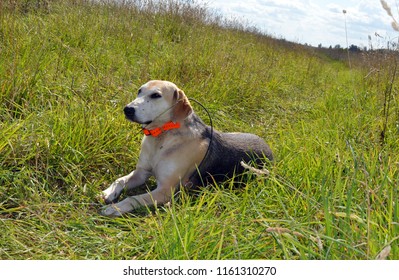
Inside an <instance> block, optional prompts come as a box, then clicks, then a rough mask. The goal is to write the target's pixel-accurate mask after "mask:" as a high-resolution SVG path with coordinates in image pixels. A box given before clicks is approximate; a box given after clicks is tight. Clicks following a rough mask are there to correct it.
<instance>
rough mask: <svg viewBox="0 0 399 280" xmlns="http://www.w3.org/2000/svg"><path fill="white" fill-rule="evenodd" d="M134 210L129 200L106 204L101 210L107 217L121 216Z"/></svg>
mask: <svg viewBox="0 0 399 280" xmlns="http://www.w3.org/2000/svg"><path fill="white" fill-rule="evenodd" d="M132 210H133V207H132V206H131V205H130V203H129V202H128V201H127V200H123V201H121V202H119V203H115V204H110V205H107V206H104V207H103V209H102V210H101V215H103V216H107V217H120V216H122V215H123V214H126V213H129V212H130V211H132Z"/></svg>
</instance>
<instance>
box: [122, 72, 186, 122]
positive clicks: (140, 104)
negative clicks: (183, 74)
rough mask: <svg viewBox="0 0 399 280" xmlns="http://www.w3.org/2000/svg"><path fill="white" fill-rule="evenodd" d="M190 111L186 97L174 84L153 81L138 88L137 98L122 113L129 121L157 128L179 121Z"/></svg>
mask: <svg viewBox="0 0 399 280" xmlns="http://www.w3.org/2000/svg"><path fill="white" fill-rule="evenodd" d="M192 110H193V109H192V107H191V105H190V102H189V101H188V99H187V97H186V95H185V94H184V92H183V91H182V90H181V89H179V88H178V87H177V86H176V85H175V84H174V83H171V82H168V81H159V80H153V81H149V82H148V83H146V84H144V85H142V86H141V87H140V89H139V91H138V95H137V98H136V99H135V100H133V101H132V102H131V103H129V104H128V105H127V106H126V107H125V109H124V112H125V116H126V118H127V119H128V120H130V121H133V122H136V123H140V124H142V125H149V124H151V125H154V126H157V125H162V124H164V123H166V122H169V121H175V122H176V121H181V120H183V119H185V118H186V117H187V116H188V115H190V114H191V113H192Z"/></svg>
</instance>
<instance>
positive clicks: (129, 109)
mask: <svg viewBox="0 0 399 280" xmlns="http://www.w3.org/2000/svg"><path fill="white" fill-rule="evenodd" d="M134 111H135V110H134V108H133V107H128V106H126V107H125V108H124V109H123V112H124V113H125V116H126V117H128V118H130V119H131V118H133V117H134Z"/></svg>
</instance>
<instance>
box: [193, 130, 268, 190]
mask: <svg viewBox="0 0 399 280" xmlns="http://www.w3.org/2000/svg"><path fill="white" fill-rule="evenodd" d="M203 137H204V138H208V139H209V141H210V143H211V146H210V147H209V151H208V153H207V155H206V156H205V158H204V160H203V162H202V163H201V164H200V166H199V170H198V171H195V172H194V174H193V175H192V176H191V179H190V181H191V182H192V184H193V185H203V184H207V183H212V182H213V181H216V182H221V181H224V180H226V179H227V178H231V177H232V176H233V175H234V174H240V173H242V172H243V171H244V168H243V167H242V165H241V161H244V162H245V163H250V162H254V163H256V164H257V165H261V164H262V163H264V162H265V160H266V158H267V159H268V160H270V161H272V160H273V154H272V151H271V149H270V147H269V145H267V144H266V143H265V141H264V140H263V139H262V138H260V137H259V136H257V135H254V134H250V133H222V132H219V131H217V130H213V132H212V131H211V128H210V127H209V126H205V130H204V132H203Z"/></svg>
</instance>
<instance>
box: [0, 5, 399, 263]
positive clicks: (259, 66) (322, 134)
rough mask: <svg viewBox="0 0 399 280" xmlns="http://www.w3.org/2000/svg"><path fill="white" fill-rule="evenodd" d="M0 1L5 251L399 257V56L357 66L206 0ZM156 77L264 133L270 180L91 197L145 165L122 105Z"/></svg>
mask: <svg viewBox="0 0 399 280" xmlns="http://www.w3.org/2000/svg"><path fill="white" fill-rule="evenodd" d="M0 7H1V15H0V20H1V24H0V61H1V64H0V99H1V104H2V106H1V111H0V120H1V122H0V131H1V134H0V225H1V228H2V230H1V231H0V259H251V258H256V259H259V258H260V259H263V258H265V259H374V258H376V256H377V255H378V253H379V252H380V251H381V250H382V249H384V248H385V247H386V246H388V245H390V246H391V251H390V253H389V255H388V258H389V259H398V258H399V250H398V249H397V247H398V246H397V245H398V236H399V218H398V216H399V209H398V203H397V202H398V186H399V171H398V170H399V140H398V136H399V104H398V95H397V88H398V86H397V81H396V79H393V82H392V77H393V73H394V71H396V69H395V67H394V65H395V56H390V55H381V54H377V53H366V54H365V55H364V56H362V57H361V56H358V57H357V58H356V61H352V66H353V67H352V69H348V67H347V66H346V65H345V64H344V63H342V62H339V61H334V60H331V59H329V58H327V57H324V56H323V54H320V53H317V52H315V51H314V50H311V49H307V48H304V47H301V46H299V45H295V44H291V43H288V42H285V41H281V40H280V41H279V40H275V39H273V38H270V37H268V36H265V35H262V34H259V33H258V32H255V31H256V30H251V29H250V28H247V27H245V25H242V24H240V23H239V22H234V21H225V20H224V19H223V18H221V17H220V16H218V15H217V14H215V13H214V12H212V11H210V10H208V9H207V8H206V7H204V6H201V5H198V4H196V3H195V2H185V1H183V2H178V1H168V2H165V3H161V4H155V3H154V2H152V1H138V0H137V1H130V2H129V5H127V2H124V4H119V5H117V4H115V3H107V2H101V3H98V2H91V1H40V0H36V1H18V2H16V1H6V2H2V4H1V6H0ZM149 79H166V80H171V81H173V82H175V83H176V84H177V85H179V86H180V87H181V88H182V89H183V90H184V91H185V92H186V94H187V95H188V96H189V97H193V98H196V99H198V100H200V101H201V102H202V103H204V104H205V106H206V107H207V108H208V109H209V111H210V112H211V114H212V118H213V123H214V126H215V128H216V129H218V130H222V131H246V132H252V133H256V134H258V135H260V136H262V137H263V138H265V139H266V141H267V142H268V143H270V145H271V147H272V149H273V151H274V154H275V156H276V161H275V163H274V165H273V166H272V167H271V168H270V176H269V177H262V176H258V177H257V176H255V175H253V174H248V177H247V178H246V180H245V181H244V186H243V188H241V189H235V188H233V187H232V186H231V184H230V182H229V181H227V182H225V183H224V184H222V185H219V186H210V187H209V188H207V189H203V190H201V191H199V192H197V193H195V194H194V195H193V194H192V193H191V192H190V191H188V190H184V189H183V190H182V191H181V193H179V194H178V195H176V197H175V198H174V200H175V201H173V202H172V203H171V204H168V205H165V206H163V207H159V208H157V209H154V208H152V209H141V210H138V211H136V212H134V213H133V214H132V215H128V216H126V217H122V218H117V219H109V218H105V217H102V216H100V215H99V214H98V210H99V209H100V208H101V206H102V203H101V202H99V201H97V200H96V195H97V194H98V193H99V192H100V191H101V190H103V189H104V188H106V187H107V186H108V185H109V184H110V183H112V182H113V181H114V180H115V179H116V178H117V177H119V176H122V175H125V174H127V173H128V172H130V171H131V170H133V169H134V167H135V164H136V162H137V157H138V152H139V149H140V139H141V134H140V130H139V127H138V126H135V125H133V124H131V123H128V122H127V121H126V120H125V119H124V116H123V112H122V108H123V106H124V105H125V104H127V103H128V102H129V101H131V100H132V99H133V98H134V96H135V93H136V91H137V88H138V87H139V86H140V85H141V84H143V83H145V82H146V81H147V80H149ZM387 97H389V98H387ZM387 101H389V104H390V106H389V107H387V106H386V104H387ZM384 104H385V105H384ZM193 106H194V107H195V110H196V112H197V113H198V114H199V115H200V116H203V119H204V120H205V121H207V117H206V113H205V112H204V111H203V110H202V109H201V108H200V107H197V106H196V105H195V104H193ZM384 108H385V110H384ZM385 126H386V129H385V135H384V139H383V141H381V140H382V139H381V132H382V131H383V129H384V127H385Z"/></svg>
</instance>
